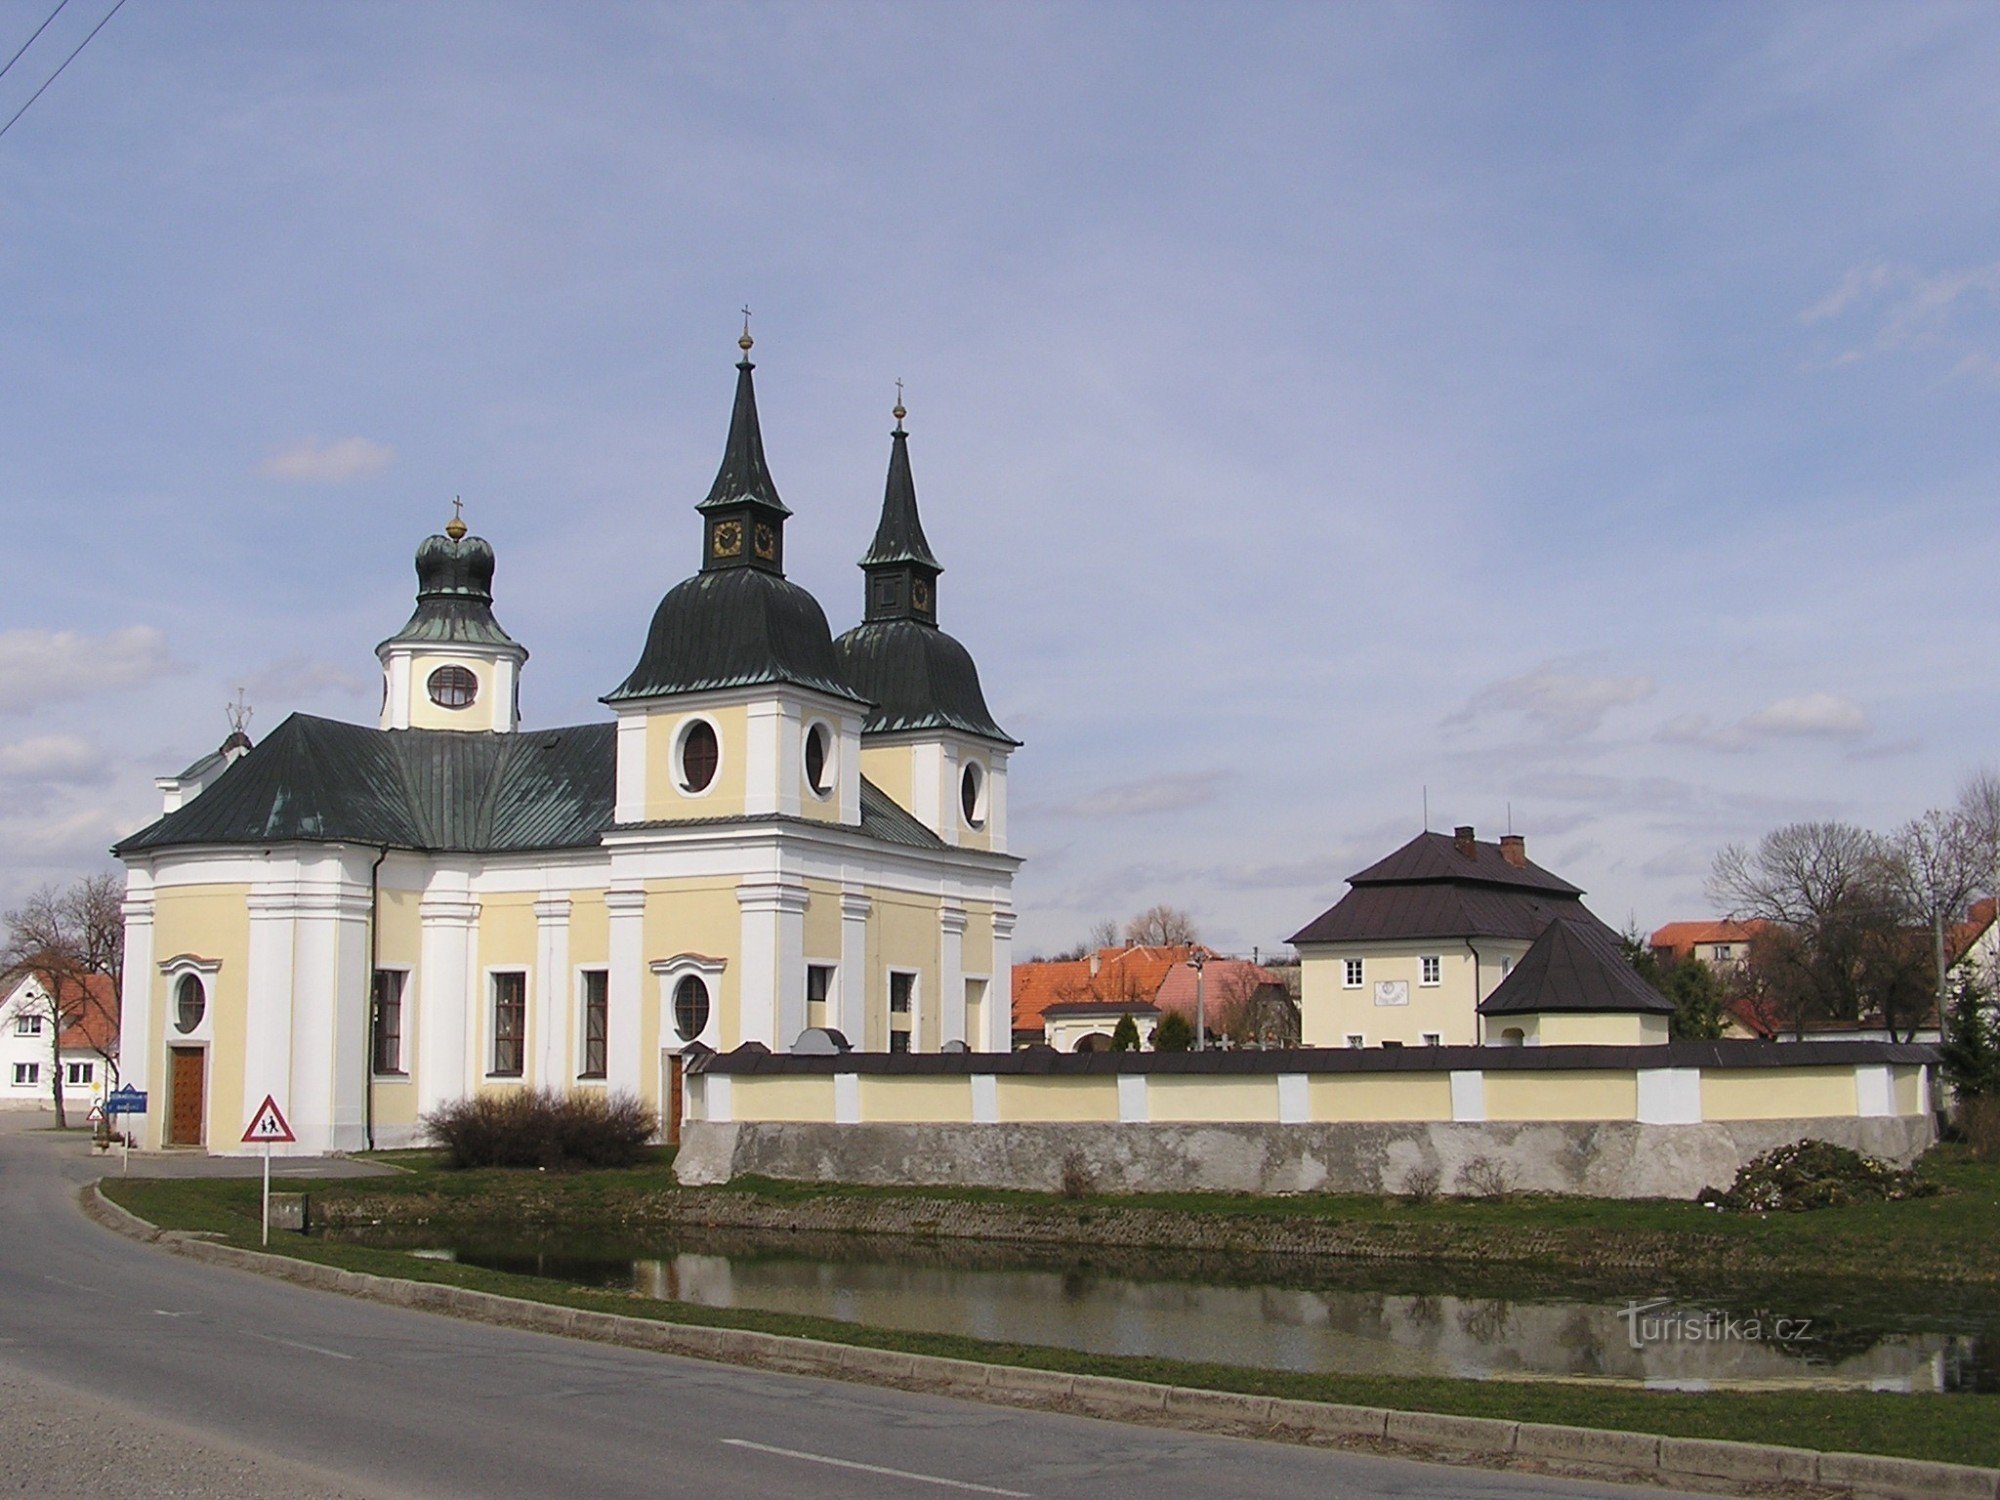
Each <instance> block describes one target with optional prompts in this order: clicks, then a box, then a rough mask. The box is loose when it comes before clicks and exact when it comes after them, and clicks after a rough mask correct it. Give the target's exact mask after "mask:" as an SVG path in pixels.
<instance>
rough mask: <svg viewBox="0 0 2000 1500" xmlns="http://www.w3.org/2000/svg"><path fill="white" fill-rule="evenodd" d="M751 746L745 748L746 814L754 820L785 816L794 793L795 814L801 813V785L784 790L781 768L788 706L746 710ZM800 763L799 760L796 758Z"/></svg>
mask: <svg viewBox="0 0 2000 1500" xmlns="http://www.w3.org/2000/svg"><path fill="white" fill-rule="evenodd" d="M744 722H745V724H746V725H747V726H748V738H749V743H748V744H746V745H745V746H744V747H743V810H744V811H745V812H746V813H749V814H751V815H752V816H753V817H754V816H756V815H757V814H759V813H774V812H782V811H783V810H784V807H783V798H784V793H785V792H786V791H789V792H790V793H791V810H792V812H793V813H794V814H796V813H797V812H798V810H799V788H798V782H797V781H796V780H794V781H793V782H792V783H791V784H790V785H789V786H784V785H783V784H782V783H781V781H780V777H779V767H780V764H781V763H782V761H783V759H784V757H783V755H782V754H781V753H780V742H781V741H782V740H783V738H784V731H785V727H786V725H785V706H784V705H783V704H782V703H779V702H777V701H776V700H774V699H765V700H763V701H762V702H759V703H752V704H751V705H750V706H749V708H748V709H747V710H746V712H745V715H744ZM794 759H795V760H796V756H794Z"/></svg>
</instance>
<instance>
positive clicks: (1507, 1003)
mask: <svg viewBox="0 0 2000 1500" xmlns="http://www.w3.org/2000/svg"><path fill="white" fill-rule="evenodd" d="M1673 1010H1674V1003H1673V1001H1671V1000H1669V999H1668V998H1667V997H1666V996H1665V995H1663V994H1661V993H1660V992H1659V991H1658V990H1656V989H1654V988H1653V987H1652V986H1651V985H1650V984H1648V983H1646V981H1645V980H1643V979H1641V978H1640V977H1639V975H1638V973H1637V971H1636V970H1634V969H1633V967H1632V965H1631V964H1630V963H1628V962H1627V961H1626V959H1625V953H1624V950H1623V949H1622V948H1620V947H1619V945H1618V939H1617V938H1615V937H1613V936H1611V934H1610V932H1609V931H1608V930H1607V929H1605V928H1604V924H1603V923H1601V922H1600V923H1598V924H1597V925H1596V926H1586V925H1584V924H1582V923H1579V922H1551V923H1549V925H1548V927H1547V928H1546V929H1545V930H1544V931H1543V933H1542V935H1541V936H1540V937H1538V938H1536V939H1535V942H1534V946H1532V947H1531V948H1529V949H1528V951H1527V952H1526V953H1524V954H1522V955H1521V961H1520V962H1519V963H1518V964H1516V965H1514V969H1513V972H1512V973H1510V974H1509V975H1508V976H1507V977H1506V978H1505V979H1503V980H1501V981H1500V983H1499V984H1498V985H1496V986H1495V987H1494V990H1493V993H1492V994H1490V995H1488V996H1487V997H1486V998H1485V999H1484V1000H1482V1001H1480V1002H1479V1013H1480V1014H1481V1015H1482V1016H1518V1015H1527V1014H1531V1013H1537V1012H1546V1011H1584V1012H1589V1013H1592V1014H1623V1015H1630V1014H1634V1013H1637V1014H1641V1015H1672V1014H1673Z"/></svg>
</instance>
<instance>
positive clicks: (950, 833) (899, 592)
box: [834, 396, 1020, 854]
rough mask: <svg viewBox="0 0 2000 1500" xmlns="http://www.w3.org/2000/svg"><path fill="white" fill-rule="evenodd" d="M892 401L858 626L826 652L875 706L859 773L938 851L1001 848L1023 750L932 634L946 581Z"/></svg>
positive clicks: (942, 638) (948, 640) (965, 669)
mask: <svg viewBox="0 0 2000 1500" xmlns="http://www.w3.org/2000/svg"><path fill="white" fill-rule="evenodd" d="M908 415H909V413H908V412H907V411H906V410H904V407H903V403H902V400H901V398H900V396H899V397H898V399H897V402H896V409H895V418H896V427H895V430H894V431H893V432H891V433H890V434H889V479H888V484H887V486H886V487H885V488H884V491H883V495H882V519H881V521H880V522H879V523H878V524H877V526H876V528H875V540H874V542H873V543H872V544H871V545H870V546H869V548H868V552H867V555H866V556H864V557H863V558H862V559H861V572H862V575H863V577H864V578H865V579H866V580H867V585H866V594H865V599H864V605H863V615H862V623H861V624H860V625H858V626H856V627H855V628H854V629H853V630H850V631H848V632H847V634H845V635H843V636H842V637H841V638H840V639H839V641H837V642H836V643H835V645H834V649H835V651H836V652H838V653H839V656H840V665H841V671H842V672H843V673H844V674H845V677H846V680H847V683H848V685H849V686H850V687H852V688H853V689H854V691H855V692H857V693H859V694H860V695H861V696H862V697H863V698H865V699H867V700H868V701H869V702H870V703H871V704H873V705H874V707H873V709H872V710H871V712H870V713H869V716H868V720H867V722H866V724H864V725H863V727H862V751H861V760H862V770H863V772H864V774H865V775H866V776H867V777H868V779H869V780H870V781H872V782H874V783H875V784H876V785H877V786H879V787H881V788H882V789H883V790H884V791H886V792H888V793H889V795H890V796H892V797H894V798H895V799H896V800H897V801H898V802H899V803H901V804H902V805H903V806H904V807H906V808H908V809H909V810H910V812H911V813H913V814H914V815H915V816H916V818H917V819H918V820H919V821H920V822H921V823H923V824H924V826H925V827H927V828H929V829H930V830H931V832H933V833H935V834H936V835H937V836H938V837H939V838H941V839H943V840H944V842H945V843H947V844H950V845H953V846H955V847H958V848H966V849H984V850H990V851H992V852H993V853H995V854H1004V853H1005V852H1006V850H1007V757H1008V755H1009V754H1010V753H1011V752H1012V751H1014V750H1015V749H1017V748H1018V747H1019V745H1020V741H1018V740H1015V739H1013V738H1010V737H1009V736H1008V734H1007V733H1006V731H1005V730H1003V729H1001V728H1000V726H999V725H998V724H996V723H994V722H993V715H992V712H991V711H990V710H989V709H988V708H987V707H986V696H985V694H984V693H983V692H981V690H980V687H979V669H978V668H977V667H976V666H974V665H973V661H972V653H971V652H969V651H967V650H966V649H965V647H964V646H962V645H960V644H959V643H958V642H957V641H956V640H954V639H952V637H950V636H949V635H947V634H945V632H944V631H942V630H940V629H939V628H938V622H937V621H938V601H937V581H938V575H939V574H941V573H942V572H943V571H944V565H943V564H942V563H940V562H939V561H938V560H937V558H936V556H935V555H934V554H933V553H932V552H931V546H930V542H929V541H928V540H926V538H925V536H924V527H923V522H922V520H921V519H920V518H919V516H918V514H917V485H916V480H915V478H914V477H913V476H912V474H911V472H910V439H909V434H908V433H907V432H905V431H904V430H903V419H904V418H905V417H906V416H908Z"/></svg>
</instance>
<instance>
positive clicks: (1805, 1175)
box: [1699, 1141, 1938, 1213]
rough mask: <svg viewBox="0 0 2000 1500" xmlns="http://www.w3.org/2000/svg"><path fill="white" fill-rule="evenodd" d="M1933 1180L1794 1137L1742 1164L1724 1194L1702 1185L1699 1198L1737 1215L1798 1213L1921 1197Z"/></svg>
mask: <svg viewBox="0 0 2000 1500" xmlns="http://www.w3.org/2000/svg"><path fill="white" fill-rule="evenodd" d="M1937 1190H1938V1189H1937V1184H1936V1183H1934V1182H1931V1181H1929V1180H1927V1179H1925V1178H1922V1177H1919V1176H1917V1174H1916V1173H1915V1172H1914V1171H1904V1170H1902V1169H1900V1168H1897V1167H1892V1166H1890V1165H1889V1163H1887V1162H1885V1161H1882V1160H1880V1159H1878V1158H1876V1157H1873V1156H1863V1155H1862V1154H1861V1153H1860V1152H1859V1151H1850V1150H1848V1149H1847V1147H1845V1146H1836V1145H1834V1144H1833V1143H1832V1142H1831V1141H1794V1142H1792V1144H1791V1145H1789V1146H1780V1147H1778V1148H1777V1149H1776V1150H1774V1151H1766V1152H1765V1153H1764V1154H1763V1155H1762V1156H1759V1157H1756V1158H1753V1159H1752V1160H1750V1161H1748V1162H1745V1163H1744V1164H1743V1166H1742V1168H1741V1169H1740V1170H1739V1171H1738V1172H1737V1174H1736V1181H1735V1182H1734V1183H1733V1184H1732V1185H1731V1186H1730V1188H1729V1191H1728V1192H1726V1193H1725V1192H1721V1191H1718V1190H1717V1189H1715V1188H1712V1187H1711V1188H1703V1189H1702V1190H1701V1193H1700V1195H1699V1201H1701V1202H1702V1203H1705V1204H1707V1205H1708V1206H1709V1207H1711V1208H1721V1209H1729V1210H1733V1211H1736V1212H1739V1213H1774V1212H1778V1213H1799V1212H1803V1211H1804V1210H1807V1209H1813V1208H1839V1207H1841V1206H1842V1205H1843V1204H1848V1203H1860V1202H1865V1201H1866V1200H1868V1199H1871V1198H1880V1199H1887V1200H1889V1201H1891V1202H1895V1201H1898V1200H1900V1199H1903V1198H1924V1197H1928V1196H1929V1195H1930V1194H1932V1193H1935V1192H1936V1191H1937Z"/></svg>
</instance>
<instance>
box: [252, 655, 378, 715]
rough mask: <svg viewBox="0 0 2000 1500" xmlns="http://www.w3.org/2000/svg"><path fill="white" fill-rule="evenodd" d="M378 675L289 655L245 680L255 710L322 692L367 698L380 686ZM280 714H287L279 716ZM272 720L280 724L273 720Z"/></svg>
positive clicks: (313, 658)
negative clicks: (365, 674) (258, 706)
mask: <svg viewBox="0 0 2000 1500" xmlns="http://www.w3.org/2000/svg"><path fill="white" fill-rule="evenodd" d="M380 682H381V678H380V677H378V676H363V675H362V674H361V673H360V672H357V671H355V670H354V669H353V668H351V667H346V666H343V665H341V664H340V663H338V662H330V661H323V660H320V659H319V658H316V657H310V656H288V657H285V658H284V659H283V660H282V661H275V662H272V663H271V665H270V666H268V667H266V668H264V669H263V670H262V671H261V672H258V673H256V674H255V675H254V676H252V677H250V678H249V679H248V680H247V681H246V682H244V683H243V691H244V696H245V698H246V700H247V701H248V703H249V705H250V706H251V708H252V709H255V708H256V706H257V705H258V704H260V703H271V702H277V703H293V702H297V701H298V700H299V699H301V698H305V697H309V696H312V695H314V694H318V693H325V694H328V695H331V696H335V697H344V698H365V697H367V696H368V695H369V694H370V693H372V692H373V691H375V689H376V688H377V687H378V686H379V685H380ZM279 717H283V716H282V715H279ZM271 722H273V723H276V722H277V720H276V719H273V720H272V721H271Z"/></svg>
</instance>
